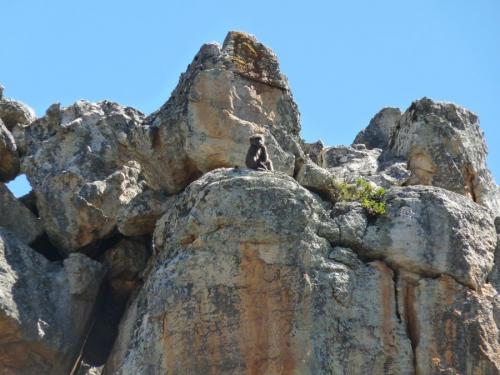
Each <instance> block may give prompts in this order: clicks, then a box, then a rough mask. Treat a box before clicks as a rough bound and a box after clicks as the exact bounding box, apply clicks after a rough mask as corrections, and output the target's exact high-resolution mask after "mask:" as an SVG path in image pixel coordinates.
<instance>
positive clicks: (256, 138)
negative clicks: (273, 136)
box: [250, 135, 264, 147]
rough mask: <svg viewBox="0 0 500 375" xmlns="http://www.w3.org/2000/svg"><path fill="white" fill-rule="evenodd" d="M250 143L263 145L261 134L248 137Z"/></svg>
mask: <svg viewBox="0 0 500 375" xmlns="http://www.w3.org/2000/svg"><path fill="white" fill-rule="evenodd" d="M250 144H252V145H254V146H259V147H261V146H263V145H264V137H263V136H262V135H252V136H251V137H250Z"/></svg>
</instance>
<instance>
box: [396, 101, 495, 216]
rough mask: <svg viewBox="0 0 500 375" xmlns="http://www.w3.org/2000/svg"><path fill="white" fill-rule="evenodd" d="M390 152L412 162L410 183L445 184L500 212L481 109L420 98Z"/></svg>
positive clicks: (405, 117)
mask: <svg viewBox="0 0 500 375" xmlns="http://www.w3.org/2000/svg"><path fill="white" fill-rule="evenodd" d="M389 151H390V153H392V154H393V155H395V156H398V157H402V158H404V159H406V160H407V161H408V169H409V170H410V171H411V172H412V176H411V177H410V179H409V181H408V184H409V185H418V184H421V185H433V186H439V187H442V188H445V189H448V190H451V191H454V192H456V193H459V194H463V195H466V196H468V197H469V198H470V199H472V200H473V201H475V202H477V203H480V204H482V205H485V206H487V207H489V208H491V209H493V210H494V211H496V212H500V195H499V192H498V188H497V186H496V184H495V182H494V181H493V177H492V175H491V173H490V171H489V170H488V168H487V166H486V155H487V148H486V142H485V139H484V133H483V131H482V130H481V128H480V127H479V119H478V117H477V115H476V114H474V113H472V112H471V111H469V110H467V109H465V108H463V107H460V106H458V105H456V104H453V103H447V102H436V101H433V100H431V99H429V98H423V99H420V100H416V101H414V102H413V103H412V104H411V106H410V107H409V108H408V109H407V110H406V111H405V113H403V115H402V117H401V119H400V121H399V124H398V126H397V127H396V128H395V130H394V133H393V136H392V140H391V144H390V146H389Z"/></svg>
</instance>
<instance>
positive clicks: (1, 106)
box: [0, 97, 36, 130]
mask: <svg viewBox="0 0 500 375" xmlns="http://www.w3.org/2000/svg"><path fill="white" fill-rule="evenodd" d="M0 119H2V120H3V122H4V123H5V126H7V128H8V129H9V130H12V129H13V128H14V127H15V126H16V125H20V126H26V125H29V124H30V123H31V122H33V121H35V119H36V116H35V112H34V111H33V109H31V108H30V107H28V106H27V105H26V104H24V103H22V102H20V101H18V100H14V99H8V98H3V97H2V98H0Z"/></svg>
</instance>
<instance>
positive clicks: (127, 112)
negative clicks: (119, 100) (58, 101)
mask: <svg viewBox="0 0 500 375" xmlns="http://www.w3.org/2000/svg"><path fill="white" fill-rule="evenodd" d="M142 119H143V116H142V114H141V113H140V112H138V111H136V110H134V109H132V108H128V107H123V106H120V105H118V104H115V103H111V102H107V101H104V102H100V103H89V102H86V101H79V102H77V103H75V104H73V105H71V106H69V107H67V108H63V109H62V108H60V106H59V105H53V106H51V107H50V108H49V109H48V110H47V114H46V115H45V116H44V117H42V118H40V119H38V120H37V121H35V122H34V123H33V124H32V125H31V126H30V127H28V128H27V130H26V142H27V150H26V155H25V157H24V159H23V164H22V169H23V171H24V172H25V173H26V175H27V177H28V179H29V181H30V183H31V186H32V187H33V190H34V191H35V194H36V198H37V199H36V201H37V206H38V210H39V214H40V217H41V219H42V221H43V223H44V225H45V228H46V230H47V233H48V235H49V238H50V239H51V241H52V242H53V243H54V245H56V246H57V247H58V248H59V249H60V250H61V251H62V252H66V253H68V252H74V251H77V250H78V249H80V248H82V247H84V246H86V245H92V244H94V243H96V242H97V241H99V240H101V239H103V238H105V237H106V236H108V235H110V234H111V233H113V231H114V230H115V228H116V216H117V213H118V211H119V210H120V209H121V208H122V207H124V206H125V205H126V204H127V203H128V202H130V200H132V199H133V198H134V197H135V196H136V195H137V194H138V193H140V192H141V191H142V188H143V187H142V183H141V181H140V177H139V176H140V171H141V169H140V165H139V164H138V163H137V162H135V161H134V160H133V156H131V155H132V154H133V151H130V148H129V145H128V143H127V142H126V139H127V133H132V132H134V131H135V130H136V129H137V127H138V126H139V125H140V123H141V121H142Z"/></svg>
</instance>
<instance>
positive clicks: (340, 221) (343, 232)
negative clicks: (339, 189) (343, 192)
mask: <svg viewBox="0 0 500 375" xmlns="http://www.w3.org/2000/svg"><path fill="white" fill-rule="evenodd" d="M332 216H333V218H334V221H335V223H336V225H337V227H338V228H339V230H340V237H339V243H340V244H342V245H343V246H348V247H354V248H359V246H360V244H362V243H363V240H364V236H365V233H366V229H367V226H368V218H367V216H366V211H365V209H364V208H363V207H361V204H360V203H359V202H338V203H337V204H335V207H334V209H333V211H332Z"/></svg>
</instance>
